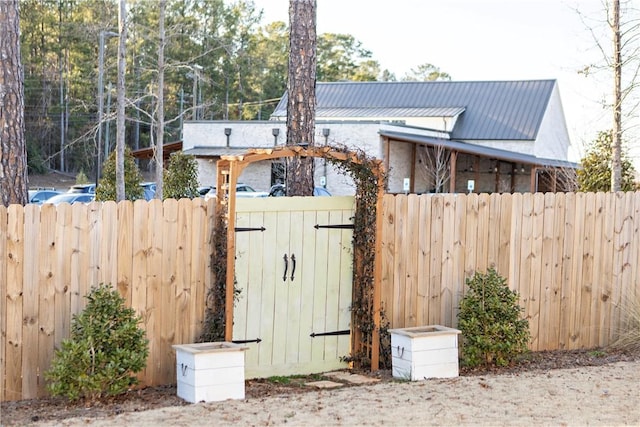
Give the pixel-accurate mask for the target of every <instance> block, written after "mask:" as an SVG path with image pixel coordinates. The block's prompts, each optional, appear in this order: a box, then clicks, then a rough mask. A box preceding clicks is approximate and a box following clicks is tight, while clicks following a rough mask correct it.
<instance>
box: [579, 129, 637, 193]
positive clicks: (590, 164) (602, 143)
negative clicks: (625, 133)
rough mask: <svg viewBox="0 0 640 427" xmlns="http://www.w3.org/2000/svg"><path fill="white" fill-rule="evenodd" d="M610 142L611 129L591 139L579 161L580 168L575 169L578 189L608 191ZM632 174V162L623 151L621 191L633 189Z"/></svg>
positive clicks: (609, 183)
mask: <svg viewBox="0 0 640 427" xmlns="http://www.w3.org/2000/svg"><path fill="white" fill-rule="evenodd" d="M612 143H613V138H612V133H611V131H609V132H600V133H598V138H597V139H596V140H595V141H593V143H592V144H591V146H590V147H589V148H588V149H587V153H586V155H585V157H584V158H583V159H582V160H581V161H580V163H581V165H582V168H581V169H578V171H577V175H578V190H579V191H605V192H607V191H610V189H611V161H612ZM634 176H635V169H634V167H633V164H632V163H631V161H630V160H629V158H628V157H627V156H626V154H624V153H623V154H622V185H621V190H622V191H633V190H634V189H635V184H634Z"/></svg>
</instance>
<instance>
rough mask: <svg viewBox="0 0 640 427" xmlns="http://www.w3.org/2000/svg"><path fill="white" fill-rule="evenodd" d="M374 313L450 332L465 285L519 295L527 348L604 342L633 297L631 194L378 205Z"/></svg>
mask: <svg viewBox="0 0 640 427" xmlns="http://www.w3.org/2000/svg"><path fill="white" fill-rule="evenodd" d="M383 208H384V212H383V215H384V224H383V238H382V242H383V249H382V250H383V278H382V280H383V283H382V290H383V296H382V300H383V309H384V310H385V315H386V317H387V319H388V320H389V321H390V323H391V326H392V327H393V328H402V327H411V326H418V325H427V324H442V325H445V326H451V327H455V326H456V325H457V318H456V317H457V309H458V303H459V301H460V299H461V298H462V296H463V295H464V290H465V286H464V285H465V279H466V278H468V277H471V276H472V275H473V274H474V273H475V272H476V271H480V272H485V271H487V269H488V268H489V267H493V268H495V269H496V270H497V271H498V273H499V274H500V275H501V276H504V277H505V278H507V281H508V284H509V287H510V288H511V289H513V290H515V291H517V292H518V293H519V294H520V300H519V304H520V305H521V306H522V307H523V308H524V309H525V313H524V315H525V316H526V318H527V319H528V320H529V324H530V330H531V338H532V340H531V344H530V348H531V349H532V350H536V351H537V350H554V349H576V348H594V347H598V346H605V345H607V344H609V343H611V341H612V339H614V338H615V334H616V332H617V331H619V329H620V327H621V306H622V305H623V304H625V303H627V302H629V301H631V300H632V299H634V298H635V299H636V300H637V299H638V297H639V295H640V278H639V276H640V270H639V266H640V232H639V230H640V193H638V192H636V193H632V192H628V193H616V194H611V193H607V194H605V193H575V194H574V193H546V194H541V193H536V194H492V195H488V194H480V195H478V194H469V195H465V194H447V195H428V196H416V195H408V196H390V195H386V196H385V198H384V204H383Z"/></svg>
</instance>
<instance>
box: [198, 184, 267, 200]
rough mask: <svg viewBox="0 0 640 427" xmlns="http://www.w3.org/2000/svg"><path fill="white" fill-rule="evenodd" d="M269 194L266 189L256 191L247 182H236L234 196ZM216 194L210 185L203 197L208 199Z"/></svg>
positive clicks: (214, 188) (253, 196) (263, 195)
mask: <svg viewBox="0 0 640 427" xmlns="http://www.w3.org/2000/svg"><path fill="white" fill-rule="evenodd" d="M268 195H269V193H268V192H266V191H256V190H254V189H253V188H252V187H251V186H250V185H247V184H237V185H236V197H251V198H256V197H267V196H268ZM215 196H216V187H215V186H214V187H211V189H210V190H209V191H208V192H207V194H205V196H204V198H205V199H210V198H212V197H215Z"/></svg>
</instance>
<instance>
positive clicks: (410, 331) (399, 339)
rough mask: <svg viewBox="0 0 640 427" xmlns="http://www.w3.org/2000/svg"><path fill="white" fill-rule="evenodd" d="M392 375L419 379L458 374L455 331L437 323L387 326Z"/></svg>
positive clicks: (456, 336) (447, 376) (457, 332)
mask: <svg viewBox="0 0 640 427" xmlns="http://www.w3.org/2000/svg"><path fill="white" fill-rule="evenodd" d="M389 333H390V334H391V364H392V368H393V370H392V372H393V376H394V378H403V379H407V380H409V379H410V380H411V381H418V380H423V379H427V378H452V377H457V376H458V334H460V331H459V330H457V329H453V328H447V327H445V326H440V325H429V326H417V327H414V328H402V329H390V330H389Z"/></svg>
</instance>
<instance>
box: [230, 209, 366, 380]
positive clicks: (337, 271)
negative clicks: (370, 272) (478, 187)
mask: <svg viewBox="0 0 640 427" xmlns="http://www.w3.org/2000/svg"><path fill="white" fill-rule="evenodd" d="M236 202H237V205H236V227H237V228H236V229H240V228H243V229H258V230H260V229H262V227H264V231H237V232H236V280H237V288H238V289H239V290H240V295H239V298H238V300H237V302H236V306H235V309H234V325H233V340H234V341H252V340H256V339H260V342H249V343H247V345H248V346H249V350H248V351H247V352H246V362H245V366H246V369H245V371H246V376H247V378H256V377H267V376H272V375H292V374H304V373H313V372H324V371H328V370H333V369H339V368H344V367H346V366H347V365H346V364H345V363H343V362H341V361H340V358H341V357H343V356H347V355H349V353H350V337H349V335H339V336H336V335H328V336H324V335H322V336H316V337H311V334H312V333H320V334H323V333H325V332H335V331H339V330H349V328H350V319H351V313H350V311H349V310H350V305H351V285H352V264H353V261H352V249H351V241H352V230H349V229H327V228H320V229H316V228H315V226H316V225H317V224H323V225H324V224H331V223H337V224H348V223H351V222H352V217H353V203H354V199H353V197H331V198H326V197H323V198H317V197H316V198H311V197H309V198H284V197H283V198H269V199H238V200H237V201H236Z"/></svg>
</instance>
